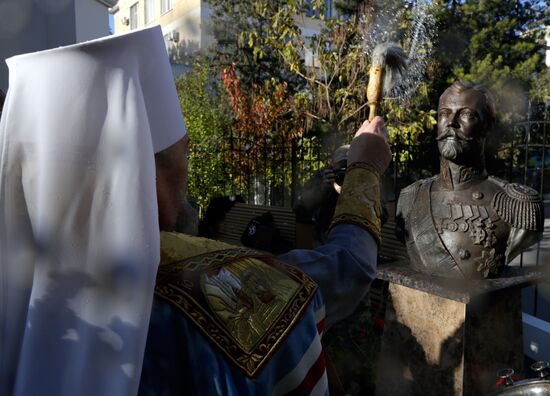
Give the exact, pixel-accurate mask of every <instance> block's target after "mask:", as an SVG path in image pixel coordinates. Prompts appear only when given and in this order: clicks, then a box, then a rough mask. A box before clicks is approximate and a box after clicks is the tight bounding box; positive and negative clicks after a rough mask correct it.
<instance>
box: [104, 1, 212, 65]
mask: <svg viewBox="0 0 550 396" xmlns="http://www.w3.org/2000/svg"><path fill="white" fill-rule="evenodd" d="M210 15H211V11H210V8H209V7H208V5H207V4H206V3H205V2H204V1H202V0H120V1H119V2H118V6H117V10H116V12H115V13H114V27H115V33H123V32H127V31H130V30H134V29H141V28H144V27H148V26H153V25H157V24H158V25H160V26H161V28H162V32H163V34H164V39H165V43H166V48H167V50H168V53H169V55H170V60H171V62H172V63H173V64H185V63H187V62H188V60H189V56H190V55H191V54H192V53H194V52H196V51H198V50H200V49H206V48H208V46H210V45H211V44H212V43H213V42H214V38H213V34H212V33H211V29H210V27H209V26H208V22H209V20H210Z"/></svg>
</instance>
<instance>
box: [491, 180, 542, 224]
mask: <svg viewBox="0 0 550 396" xmlns="http://www.w3.org/2000/svg"><path fill="white" fill-rule="evenodd" d="M493 208H495V210H496V211H497V213H498V215H499V216H500V217H501V218H502V219H504V220H505V221H506V222H508V223H509V224H511V225H512V226H513V227H515V228H520V229H524V230H530V231H542V229H543V223H544V204H543V202H542V200H541V199H540V196H539V195H538V193H537V191H536V190H533V189H532V188H530V187H527V186H524V185H521V184H517V183H509V184H507V185H506V186H505V187H504V191H500V192H498V193H496V194H495V196H494V198H493Z"/></svg>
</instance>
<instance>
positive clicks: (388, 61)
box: [367, 43, 407, 121]
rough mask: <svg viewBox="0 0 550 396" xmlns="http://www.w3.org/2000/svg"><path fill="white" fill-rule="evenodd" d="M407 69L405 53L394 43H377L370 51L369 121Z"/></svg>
mask: <svg viewBox="0 0 550 396" xmlns="http://www.w3.org/2000/svg"><path fill="white" fill-rule="evenodd" d="M406 69H407V55H406V54H405V52H404V51H403V49H402V48H401V47H400V46H398V45H397V44H395V43H382V44H378V45H377V46H376V47H375V48H374V51H373V52H372V65H371V67H370V71H369V85H368V86H367V100H368V104H369V107H370V112H369V121H372V119H373V118H374V117H375V116H376V108H377V107H378V105H379V104H380V101H381V100H382V96H384V95H386V94H387V93H388V92H390V90H391V89H392V87H393V86H394V85H395V83H396V81H397V79H398V78H399V77H400V76H402V75H403V74H404V73H405V71H406Z"/></svg>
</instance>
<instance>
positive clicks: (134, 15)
mask: <svg viewBox="0 0 550 396" xmlns="http://www.w3.org/2000/svg"><path fill="white" fill-rule="evenodd" d="M137 27H138V3H135V4H134V5H133V6H131V7H130V29H137Z"/></svg>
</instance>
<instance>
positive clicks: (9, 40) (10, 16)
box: [0, 0, 109, 91]
mask: <svg viewBox="0 0 550 396" xmlns="http://www.w3.org/2000/svg"><path fill="white" fill-rule="evenodd" d="M108 23H109V21H108V12H107V7H106V6H104V5H102V4H100V3H99V2H97V1H96V0H55V1H53V0H0V89H2V90H4V91H5V90H6V89H7V87H8V68H7V66H6V63H5V62H4V60H5V59H6V58H9V57H11V56H14V55H18V54H24V53H27V52H35V51H41V50H44V49H48V48H54V47H59V46H62V45H69V44H74V43H76V42H78V41H82V40H88V39H91V38H96V37H100V36H105V35H107V34H109V25H108ZM37 72H40V71H39V70H37Z"/></svg>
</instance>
